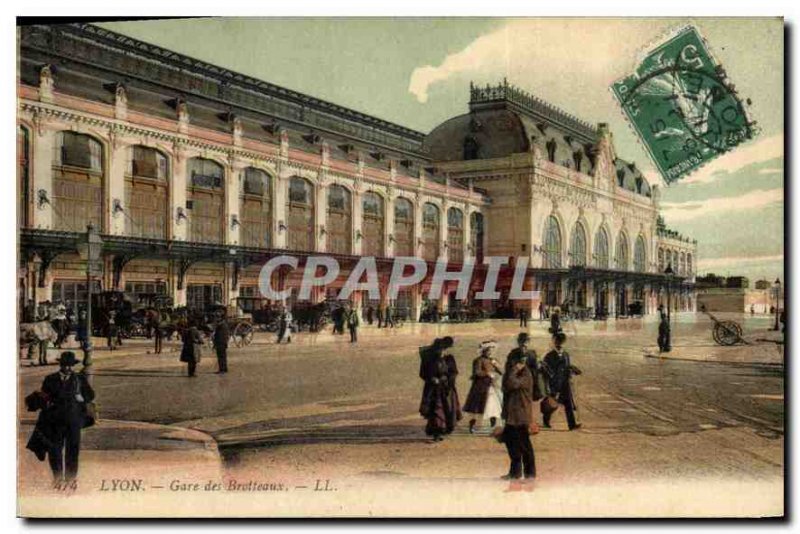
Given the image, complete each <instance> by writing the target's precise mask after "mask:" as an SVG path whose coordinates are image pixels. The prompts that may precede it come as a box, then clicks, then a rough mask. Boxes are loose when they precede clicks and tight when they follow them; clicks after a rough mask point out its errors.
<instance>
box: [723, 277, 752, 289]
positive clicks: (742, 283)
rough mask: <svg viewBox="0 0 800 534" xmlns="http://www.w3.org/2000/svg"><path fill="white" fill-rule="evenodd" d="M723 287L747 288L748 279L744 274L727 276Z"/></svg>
mask: <svg viewBox="0 0 800 534" xmlns="http://www.w3.org/2000/svg"><path fill="white" fill-rule="evenodd" d="M725 287H730V288H737V289H749V288H750V279H748V278H747V277H746V276H729V277H728V278H727V279H726V281H725Z"/></svg>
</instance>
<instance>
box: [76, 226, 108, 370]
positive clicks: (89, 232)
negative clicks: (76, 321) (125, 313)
mask: <svg viewBox="0 0 800 534" xmlns="http://www.w3.org/2000/svg"><path fill="white" fill-rule="evenodd" d="M102 245H103V240H102V239H101V238H100V235H98V233H97V232H96V231H95V229H94V226H92V224H91V223H89V225H87V226H86V240H85V241H83V242H81V243H79V244H78V255H79V256H80V258H81V260H83V261H85V262H86V299H87V302H86V340H85V345H84V349H83V366H84V368H89V367H90V366H91V365H92V274H93V273H92V267H93V266H94V265H95V264H96V263H97V261H98V260H99V259H100V251H101V249H102ZM87 374H88V373H87Z"/></svg>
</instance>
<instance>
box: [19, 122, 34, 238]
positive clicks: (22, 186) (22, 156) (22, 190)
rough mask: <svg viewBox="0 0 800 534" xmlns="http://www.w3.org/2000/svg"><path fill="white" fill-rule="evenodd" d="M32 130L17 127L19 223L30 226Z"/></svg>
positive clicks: (20, 225) (21, 226)
mask: <svg viewBox="0 0 800 534" xmlns="http://www.w3.org/2000/svg"><path fill="white" fill-rule="evenodd" d="M30 160H31V159H30V132H29V131H28V129H27V128H25V127H24V126H18V127H17V190H18V193H19V194H18V195H17V225H19V227H20V228H23V227H25V226H28V208H29V205H30V202H29V198H30V196H29V189H30Z"/></svg>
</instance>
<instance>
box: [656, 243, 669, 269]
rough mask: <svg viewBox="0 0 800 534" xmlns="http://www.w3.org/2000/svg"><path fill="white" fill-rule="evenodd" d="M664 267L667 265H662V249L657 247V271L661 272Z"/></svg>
mask: <svg viewBox="0 0 800 534" xmlns="http://www.w3.org/2000/svg"><path fill="white" fill-rule="evenodd" d="M666 268H667V266H666V265H664V249H663V248H661V247H659V249H658V272H660V273H663V272H664V269H666Z"/></svg>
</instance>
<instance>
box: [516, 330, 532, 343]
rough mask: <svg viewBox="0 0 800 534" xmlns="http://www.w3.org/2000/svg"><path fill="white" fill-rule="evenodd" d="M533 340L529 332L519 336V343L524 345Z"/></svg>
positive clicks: (521, 333)
mask: <svg viewBox="0 0 800 534" xmlns="http://www.w3.org/2000/svg"><path fill="white" fill-rule="evenodd" d="M530 339H531V336H530V334H528V333H527V332H520V333H519V335H518V336H517V343H522V342H523V341H529V340H530Z"/></svg>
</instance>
